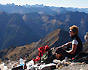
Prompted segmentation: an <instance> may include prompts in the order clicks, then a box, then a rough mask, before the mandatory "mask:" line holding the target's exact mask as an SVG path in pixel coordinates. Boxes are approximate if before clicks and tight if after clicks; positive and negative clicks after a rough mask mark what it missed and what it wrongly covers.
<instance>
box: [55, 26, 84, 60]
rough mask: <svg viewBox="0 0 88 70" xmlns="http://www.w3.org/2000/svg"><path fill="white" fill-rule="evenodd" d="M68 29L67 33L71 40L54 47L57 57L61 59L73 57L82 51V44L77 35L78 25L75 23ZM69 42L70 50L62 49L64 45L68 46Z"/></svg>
mask: <svg viewBox="0 0 88 70" xmlns="http://www.w3.org/2000/svg"><path fill="white" fill-rule="evenodd" d="M69 29H70V31H69V34H70V36H71V38H72V39H73V40H72V42H68V43H66V44H65V45H62V46H61V47H58V48H57V49H56V58H57V59H62V58H64V57H68V58H73V57H75V56H76V55H77V54H79V53H80V52H81V51H82V48H83V45H82V41H81V40H80V38H79V37H78V27H77V26H76V25H73V26H71V27H70V28H69ZM70 44H72V48H71V50H70V51H66V50H64V49H63V48H64V47H65V46H69V45H70ZM62 47H63V48H62Z"/></svg>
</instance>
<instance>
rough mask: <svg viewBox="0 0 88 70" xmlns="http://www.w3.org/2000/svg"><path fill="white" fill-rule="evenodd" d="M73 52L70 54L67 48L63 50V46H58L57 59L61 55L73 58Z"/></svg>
mask: <svg viewBox="0 0 88 70" xmlns="http://www.w3.org/2000/svg"><path fill="white" fill-rule="evenodd" d="M71 56H72V55H71V54H69V53H68V52H66V51H65V50H63V49H61V48H58V49H57V50H56V58H57V59H60V57H63V58H64V57H69V58H71Z"/></svg>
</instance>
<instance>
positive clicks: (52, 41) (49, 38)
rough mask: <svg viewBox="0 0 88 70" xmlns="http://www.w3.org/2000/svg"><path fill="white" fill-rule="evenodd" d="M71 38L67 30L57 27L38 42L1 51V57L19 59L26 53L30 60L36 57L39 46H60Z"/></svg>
mask: <svg viewBox="0 0 88 70" xmlns="http://www.w3.org/2000/svg"><path fill="white" fill-rule="evenodd" d="M70 40H71V38H70V37H69V33H68V32H67V31H63V30H61V29H57V30H55V31H53V32H51V33H49V34H48V35H46V36H44V37H43V38H41V39H40V40H39V41H38V42H35V43H31V44H28V45H24V46H19V47H16V48H7V49H5V50H3V51H1V52H0V58H2V59H3V60H6V59H10V60H18V59H19V58H20V57H22V58H23V57H25V55H29V60H30V59H32V58H34V57H35V56H36V55H37V53H38V47H41V46H45V45H48V46H49V47H50V48H51V47H57V46H60V45H62V44H64V43H66V42H68V41H70Z"/></svg>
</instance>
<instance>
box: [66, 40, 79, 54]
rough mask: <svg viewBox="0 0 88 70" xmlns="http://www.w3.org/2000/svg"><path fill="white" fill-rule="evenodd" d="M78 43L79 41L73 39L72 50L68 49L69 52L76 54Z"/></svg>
mask: <svg viewBox="0 0 88 70" xmlns="http://www.w3.org/2000/svg"><path fill="white" fill-rule="evenodd" d="M77 45H78V41H77V40H73V41H72V50H70V51H67V52H68V53H71V54H74V53H75V52H76V50H77Z"/></svg>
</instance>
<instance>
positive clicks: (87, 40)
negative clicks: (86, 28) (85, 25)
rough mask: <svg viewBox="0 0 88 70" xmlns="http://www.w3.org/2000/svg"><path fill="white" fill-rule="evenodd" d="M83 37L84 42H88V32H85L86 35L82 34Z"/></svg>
mask: <svg viewBox="0 0 88 70" xmlns="http://www.w3.org/2000/svg"><path fill="white" fill-rule="evenodd" d="M84 39H85V41H86V42H88V32H86V35H85V36H84Z"/></svg>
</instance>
